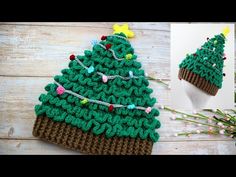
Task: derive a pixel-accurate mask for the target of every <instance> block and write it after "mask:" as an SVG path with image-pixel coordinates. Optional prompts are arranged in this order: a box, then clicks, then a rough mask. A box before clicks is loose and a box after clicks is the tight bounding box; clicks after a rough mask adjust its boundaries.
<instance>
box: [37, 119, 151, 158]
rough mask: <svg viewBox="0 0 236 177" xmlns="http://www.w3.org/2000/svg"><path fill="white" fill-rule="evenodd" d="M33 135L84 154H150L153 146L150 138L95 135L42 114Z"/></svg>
mask: <svg viewBox="0 0 236 177" xmlns="http://www.w3.org/2000/svg"><path fill="white" fill-rule="evenodd" d="M33 135H34V136H35V137H39V138H40V139H42V140H46V141H49V142H51V143H54V144H58V145H61V146H63V147H66V148H69V149H72V150H76V151H79V152H82V153H85V154H97V155H150V154H151V152H152V147H153V142H152V141H151V140H142V139H140V138H136V139H134V138H129V137H124V138H121V137H112V138H106V137H105V135H104V134H101V135H98V136H97V135H94V134H93V133H92V132H82V131H81V129H79V128H77V127H73V126H71V125H67V124H66V123H65V122H54V121H53V120H51V119H49V118H47V117H42V116H40V117H37V118H36V121H35V124H34V128H33Z"/></svg>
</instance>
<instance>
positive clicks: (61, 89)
mask: <svg viewBox="0 0 236 177" xmlns="http://www.w3.org/2000/svg"><path fill="white" fill-rule="evenodd" d="M64 92H65V89H64V87H62V86H58V87H57V94H58V95H62V94H63V93H64Z"/></svg>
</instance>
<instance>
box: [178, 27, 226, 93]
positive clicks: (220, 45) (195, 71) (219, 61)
mask: <svg viewBox="0 0 236 177" xmlns="http://www.w3.org/2000/svg"><path fill="white" fill-rule="evenodd" d="M225 30H226V31H225V32H223V33H220V34H219V35H215V36H214V37H213V38H211V39H209V38H207V41H206V42H205V43H204V44H203V45H202V46H201V48H198V49H197V51H196V52H195V53H193V54H190V55H189V54H187V55H186V58H185V59H184V60H183V61H182V62H181V63H180V64H179V68H180V71H179V78H180V79H185V80H187V81H189V82H190V83H192V84H194V85H195V86H197V87H198V88H200V89H202V90H203V91H205V92H207V93H209V94H211V95H216V93H217V91H218V89H220V88H221V87H222V82H223V76H225V74H224V73H223V67H224V60H225V59H226V56H225V54H224V47H225V40H226V38H225V36H226V35H227V34H228V29H225Z"/></svg>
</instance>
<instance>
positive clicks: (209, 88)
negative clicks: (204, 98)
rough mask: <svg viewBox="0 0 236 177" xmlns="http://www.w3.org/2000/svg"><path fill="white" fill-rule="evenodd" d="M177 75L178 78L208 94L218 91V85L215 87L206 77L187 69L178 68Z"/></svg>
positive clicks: (214, 93)
mask: <svg viewBox="0 0 236 177" xmlns="http://www.w3.org/2000/svg"><path fill="white" fill-rule="evenodd" d="M178 77H179V79H180V80H181V79H184V80H186V81H188V82H189V83H191V84H193V85H195V86H196V87H198V88H199V89H201V90H203V91H204V92H206V93H208V94H210V95H213V96H215V95H216V93H217V92H218V87H216V86H215V85H214V84H211V83H210V82H208V81H207V80H206V79H204V78H202V77H200V76H199V75H198V74H195V73H193V72H191V71H189V70H187V69H184V68H181V69H180V70H179V75H178Z"/></svg>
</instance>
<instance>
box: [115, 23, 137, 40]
mask: <svg viewBox="0 0 236 177" xmlns="http://www.w3.org/2000/svg"><path fill="white" fill-rule="evenodd" d="M113 30H114V32H113V34H116V33H124V34H125V35H126V37H128V38H132V37H134V32H133V31H131V30H129V25H128V24H124V25H121V26H120V25H118V24H114V25H113Z"/></svg>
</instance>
